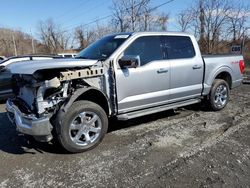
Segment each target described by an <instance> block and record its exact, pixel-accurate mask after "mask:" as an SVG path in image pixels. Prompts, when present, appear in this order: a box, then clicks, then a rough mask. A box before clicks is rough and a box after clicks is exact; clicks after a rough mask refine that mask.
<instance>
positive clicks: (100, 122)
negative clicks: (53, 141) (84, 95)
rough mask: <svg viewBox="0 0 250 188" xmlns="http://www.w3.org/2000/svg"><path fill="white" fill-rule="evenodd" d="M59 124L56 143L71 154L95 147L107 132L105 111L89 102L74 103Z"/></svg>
mask: <svg viewBox="0 0 250 188" xmlns="http://www.w3.org/2000/svg"><path fill="white" fill-rule="evenodd" d="M60 122H61V123H60V124H59V123H57V124H56V126H57V127H56V132H57V137H58V141H59V143H60V144H61V145H62V147H63V148H64V149H65V150H67V151H68V152H71V153H79V152H84V151H87V150H90V149H92V148H94V147H96V146H97V145H98V144H99V143H100V142H101V141H102V139H103V138H104V136H105V134H106V133H107V130H108V118H107V115H106V113H105V111H104V110H103V109H102V108H101V107H100V106H99V105H97V104H95V103H93V102H90V101H84V100H83V101H76V102H74V103H73V104H72V106H71V107H70V108H69V109H68V111H67V112H66V114H65V115H64V117H63V118H62V120H60Z"/></svg>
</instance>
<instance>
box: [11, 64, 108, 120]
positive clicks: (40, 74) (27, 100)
mask: <svg viewBox="0 0 250 188" xmlns="http://www.w3.org/2000/svg"><path fill="white" fill-rule="evenodd" d="M103 74H104V71H103V67H89V68H83V69H79V68H78V69H53V70H51V69H48V70H39V71H36V72H35V73H34V74H33V75H23V74H21V75H20V74H15V75H13V91H14V94H15V96H16V98H15V99H14V100H13V102H14V103H16V104H17V106H19V107H20V109H21V111H22V112H23V113H25V114H31V115H35V116H36V117H38V118H39V117H43V116H52V115H53V114H54V113H56V111H57V110H58V109H59V108H60V106H61V104H62V103H63V102H64V101H65V100H66V99H67V98H69V97H70V96H71V95H73V94H74V92H75V91H76V90H77V89H79V88H84V87H89V86H91V87H95V88H97V89H99V90H101V91H103V90H104V84H103V82H104V76H103Z"/></svg>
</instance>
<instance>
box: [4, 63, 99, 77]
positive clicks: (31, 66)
mask: <svg viewBox="0 0 250 188" xmlns="http://www.w3.org/2000/svg"><path fill="white" fill-rule="evenodd" d="M96 62H97V60H90V59H51V60H34V61H22V62H17V63H12V64H10V65H8V66H7V69H9V70H10V71H11V73H12V74H33V73H34V72H36V71H37V70H43V69H59V68H74V67H89V66H92V65H94V64H95V63H96Z"/></svg>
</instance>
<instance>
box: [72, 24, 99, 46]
mask: <svg viewBox="0 0 250 188" xmlns="http://www.w3.org/2000/svg"><path fill="white" fill-rule="evenodd" d="M75 38H76V40H77V43H78V46H79V49H84V48H86V47H87V46H88V45H89V44H90V43H92V42H93V41H94V40H95V32H94V31H92V30H87V29H84V27H83V26H79V27H77V28H76V29H75Z"/></svg>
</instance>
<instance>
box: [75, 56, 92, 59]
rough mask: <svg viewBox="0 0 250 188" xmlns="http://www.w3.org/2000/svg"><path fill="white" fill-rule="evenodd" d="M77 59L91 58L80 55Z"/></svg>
mask: <svg viewBox="0 0 250 188" xmlns="http://www.w3.org/2000/svg"><path fill="white" fill-rule="evenodd" d="M75 59H89V58H88V57H85V56H78V57H75Z"/></svg>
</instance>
